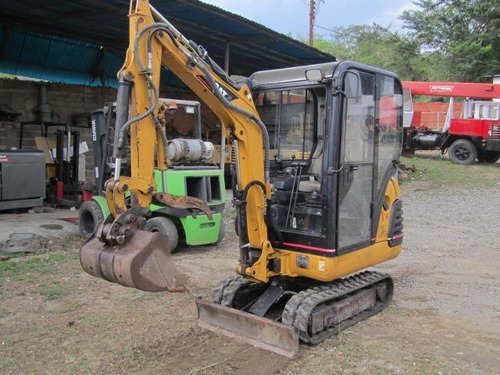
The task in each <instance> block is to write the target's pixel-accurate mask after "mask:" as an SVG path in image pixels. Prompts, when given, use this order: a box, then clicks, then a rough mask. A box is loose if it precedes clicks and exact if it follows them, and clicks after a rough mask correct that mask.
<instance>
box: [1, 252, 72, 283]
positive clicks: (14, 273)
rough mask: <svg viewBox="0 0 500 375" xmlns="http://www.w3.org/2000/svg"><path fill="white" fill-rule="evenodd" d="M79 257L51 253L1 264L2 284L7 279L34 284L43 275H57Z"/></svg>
mask: <svg viewBox="0 0 500 375" xmlns="http://www.w3.org/2000/svg"><path fill="white" fill-rule="evenodd" d="M77 257H78V255H77V254H67V253H52V254H50V253H49V254H43V255H36V256H26V257H21V258H18V259H12V260H10V261H7V262H0V284H1V283H2V282H3V281H4V280H5V279H11V280H13V281H26V282H34V281H36V280H37V279H38V277H39V276H42V275H57V273H58V269H59V266H60V265H61V264H62V263H65V262H66V261H68V260H73V259H76V258H77Z"/></svg>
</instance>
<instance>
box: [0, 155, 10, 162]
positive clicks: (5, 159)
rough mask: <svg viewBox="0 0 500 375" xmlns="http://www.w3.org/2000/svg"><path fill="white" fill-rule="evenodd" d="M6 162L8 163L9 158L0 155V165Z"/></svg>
mask: <svg viewBox="0 0 500 375" xmlns="http://www.w3.org/2000/svg"><path fill="white" fill-rule="evenodd" d="M8 161H9V158H8V157H7V155H2V154H0V163H2V162H8Z"/></svg>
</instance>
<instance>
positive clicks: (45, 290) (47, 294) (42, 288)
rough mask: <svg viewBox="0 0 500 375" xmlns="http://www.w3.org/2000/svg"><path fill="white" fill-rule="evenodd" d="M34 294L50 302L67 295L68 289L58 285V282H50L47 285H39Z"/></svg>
mask: <svg viewBox="0 0 500 375" xmlns="http://www.w3.org/2000/svg"><path fill="white" fill-rule="evenodd" d="M34 293H36V294H39V295H41V296H43V297H44V299H45V300H47V301H50V300H54V299H59V298H62V297H65V296H67V295H69V289H68V288H67V287H66V286H63V285H60V282H59V280H52V281H50V282H48V283H40V284H39V285H38V287H37V288H36V289H35V290H34Z"/></svg>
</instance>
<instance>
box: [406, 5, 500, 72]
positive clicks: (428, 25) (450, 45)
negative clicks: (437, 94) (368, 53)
mask: <svg viewBox="0 0 500 375" xmlns="http://www.w3.org/2000/svg"><path fill="white" fill-rule="evenodd" d="M415 4H416V5H417V6H418V7H419V8H420V9H419V10H409V11H405V12H403V14H402V16H401V19H402V20H403V21H404V23H405V27H406V28H407V29H408V30H409V35H410V37H411V38H413V40H415V41H417V42H419V43H421V44H422V47H423V51H427V52H423V53H422V54H423V55H425V54H427V55H431V56H432V55H434V56H437V57H438V61H436V63H440V64H441V66H444V67H446V69H445V72H442V74H443V75H444V76H442V77H440V78H441V79H442V80H460V81H480V80H481V79H483V78H484V76H485V75H493V74H498V73H499V72H500V33H499V31H500V21H499V18H500V5H499V3H498V2H492V1H490V0H417V1H415ZM435 66H437V65H435Z"/></svg>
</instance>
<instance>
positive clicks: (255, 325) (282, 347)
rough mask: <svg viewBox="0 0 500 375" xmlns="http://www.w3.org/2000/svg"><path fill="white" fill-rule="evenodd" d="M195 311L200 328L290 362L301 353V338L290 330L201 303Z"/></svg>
mask: <svg viewBox="0 0 500 375" xmlns="http://www.w3.org/2000/svg"><path fill="white" fill-rule="evenodd" d="M196 307H197V308H198V327H201V328H204V329H208V330H209V331H212V332H215V333H217V334H222V335H224V336H228V337H231V338H235V339H238V340H240V341H243V342H246V343H249V344H251V345H253V346H255V347H257V348H262V349H265V350H269V351H272V352H274V353H277V354H281V355H283V356H285V357H288V358H293V357H295V355H297V353H298V351H299V336H298V334H297V332H295V330H294V329H293V327H291V326H287V325H285V324H282V323H278V322H275V321H272V320H269V319H266V318H263V317H260V316H258V315H253V314H250V313H247V312H244V311H240V310H236V309H232V308H229V307H226V306H222V305H219V304H215V303H211V302H206V301H203V300H201V299H198V300H196Z"/></svg>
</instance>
